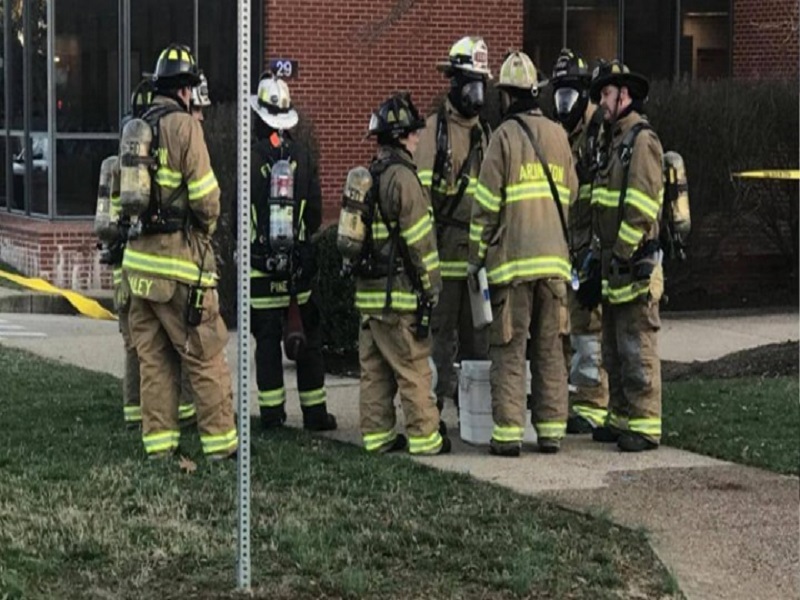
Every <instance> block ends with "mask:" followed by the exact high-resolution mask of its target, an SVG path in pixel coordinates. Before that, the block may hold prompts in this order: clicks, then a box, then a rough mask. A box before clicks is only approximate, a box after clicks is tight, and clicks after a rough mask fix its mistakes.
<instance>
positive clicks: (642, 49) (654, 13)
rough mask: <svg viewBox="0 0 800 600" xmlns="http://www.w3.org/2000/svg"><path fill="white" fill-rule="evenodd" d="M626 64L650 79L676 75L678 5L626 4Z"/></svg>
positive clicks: (666, 0) (660, 1) (661, 1)
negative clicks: (676, 9) (676, 16)
mask: <svg viewBox="0 0 800 600" xmlns="http://www.w3.org/2000/svg"><path fill="white" fill-rule="evenodd" d="M625 63H626V64H627V65H628V66H629V67H630V68H631V69H632V70H633V71H638V72H639V73H642V74H643V75H645V76H646V77H648V78H650V79H666V78H670V77H672V75H673V74H674V70H675V69H674V64H675V2H674V0H649V2H626V3H625Z"/></svg>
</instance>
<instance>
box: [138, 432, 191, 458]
mask: <svg viewBox="0 0 800 600" xmlns="http://www.w3.org/2000/svg"><path fill="white" fill-rule="evenodd" d="M180 439H181V432H180V430H178V429H167V430H165V431H157V432H155V433H148V434H147V435H143V436H142V442H144V449H145V452H147V454H156V453H158V452H170V451H172V450H175V449H176V448H177V447H178V442H179V441H180Z"/></svg>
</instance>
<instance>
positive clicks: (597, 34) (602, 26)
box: [548, 0, 619, 73]
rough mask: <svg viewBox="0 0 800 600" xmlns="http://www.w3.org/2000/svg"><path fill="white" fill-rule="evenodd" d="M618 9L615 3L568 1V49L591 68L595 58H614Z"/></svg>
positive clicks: (613, 1)
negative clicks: (580, 57)
mask: <svg viewBox="0 0 800 600" xmlns="http://www.w3.org/2000/svg"><path fill="white" fill-rule="evenodd" d="M618 6H619V2H618V0H569V1H568V2H567V46H568V47H569V48H571V49H572V50H574V51H575V52H577V53H578V54H580V55H581V56H583V58H584V59H585V60H586V62H587V63H589V65H590V67H592V66H593V65H594V63H595V61H596V60H597V59H598V58H604V59H606V60H611V59H613V58H616V56H617V43H618V42H617V40H618V30H619V20H618V12H619V11H618ZM552 65H553V63H552V62H551V63H550V67H551V69H552ZM549 72H550V71H548V73H549Z"/></svg>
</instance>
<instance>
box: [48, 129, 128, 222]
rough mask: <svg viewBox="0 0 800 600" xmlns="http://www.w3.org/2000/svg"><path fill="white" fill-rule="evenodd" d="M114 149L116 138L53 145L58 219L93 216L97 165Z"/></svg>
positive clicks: (98, 167) (113, 151)
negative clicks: (55, 164) (54, 149)
mask: <svg viewBox="0 0 800 600" xmlns="http://www.w3.org/2000/svg"><path fill="white" fill-rule="evenodd" d="M118 150H119V141H118V140H116V139H113V140H58V141H57V142H56V152H57V154H56V160H57V161H58V177H57V181H56V189H57V190H58V194H57V198H56V213H57V214H58V215H59V216H75V215H79V216H89V215H93V214H94V209H95V203H96V201H97V181H98V179H99V178H100V163H101V162H103V159H104V158H106V157H107V156H110V155H112V154H117V152H118Z"/></svg>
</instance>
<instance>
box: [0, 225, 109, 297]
mask: <svg viewBox="0 0 800 600" xmlns="http://www.w3.org/2000/svg"><path fill="white" fill-rule="evenodd" d="M96 243H97V237H96V236H95V234H94V229H93V223H92V222H86V221H42V220H39V219H31V218H28V217H22V216H17V215H12V214H8V213H3V214H2V216H0V259H2V260H3V262H5V263H8V264H10V265H13V266H14V267H15V268H17V269H19V270H20V271H21V272H22V273H25V274H26V275H31V276H35V277H41V278H42V279H46V280H47V281H49V282H50V283H52V284H53V285H55V286H56V287H61V288H65V289H70V290H92V289H108V288H110V287H111V270H110V268H109V267H107V266H105V265H101V264H100V255H99V254H98V252H97V250H96V249H95V244H96Z"/></svg>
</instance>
